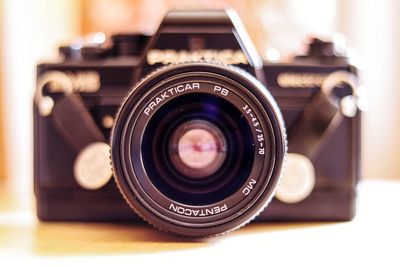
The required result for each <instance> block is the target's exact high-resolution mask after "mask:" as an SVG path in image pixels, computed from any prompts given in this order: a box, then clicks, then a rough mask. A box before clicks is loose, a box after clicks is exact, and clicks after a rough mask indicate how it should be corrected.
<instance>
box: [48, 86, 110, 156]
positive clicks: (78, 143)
mask: <svg viewBox="0 0 400 267" xmlns="http://www.w3.org/2000/svg"><path fill="white" fill-rule="evenodd" d="M51 116H52V120H53V122H54V125H55V127H56V128H57V129H58V131H59V132H60V133H61V134H62V136H63V137H64V138H65V140H67V141H68V143H69V144H70V145H71V146H72V147H73V148H74V149H75V150H76V151H77V152H79V151H81V150H82V149H83V148H84V147H86V146H87V145H89V144H91V143H95V142H105V137H104V135H103V133H102V132H101V131H100V129H99V128H98V126H97V125H96V123H95V121H94V119H93V117H92V115H91V114H90V113H89V110H88V108H87V107H86V105H85V103H84V101H83V99H82V97H81V96H80V95H79V94H78V93H76V92H72V93H68V94H64V96H63V97H62V98H61V99H60V100H58V101H57V102H56V103H55V104H54V108H53V110H52V114H51Z"/></svg>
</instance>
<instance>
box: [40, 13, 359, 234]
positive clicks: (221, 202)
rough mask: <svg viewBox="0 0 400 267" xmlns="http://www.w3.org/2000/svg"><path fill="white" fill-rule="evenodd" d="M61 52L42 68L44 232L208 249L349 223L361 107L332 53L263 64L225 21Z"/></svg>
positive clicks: (330, 47) (347, 70) (218, 18)
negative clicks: (131, 237)
mask: <svg viewBox="0 0 400 267" xmlns="http://www.w3.org/2000/svg"><path fill="white" fill-rule="evenodd" d="M59 51H60V54H61V56H60V60H59V61H57V62H52V63H50V62H46V63H42V64H39V65H38V67H37V88H36V93H35V96H34V110H33V113H34V190H35V196H36V200H37V202H36V203H37V214H38V217H39V219H41V220H43V221H116V222H119V221H131V222H137V223H139V222H141V221H142V219H144V220H145V221H147V222H149V223H150V224H152V225H153V226H155V227H157V228H160V229H163V230H166V231H169V232H172V233H176V234H180V235H186V236H195V237H202V236H213V235H218V234H222V233H225V232H228V231H231V230H234V229H236V228H238V227H240V226H242V225H244V224H246V223H248V222H249V221H251V220H252V219H255V220H256V221H345V220H350V219H352V218H353V216H354V215H355V203H356V187H357V182H358V180H359V177H360V123H361V114H360V113H361V112H360V102H361V101H360V94H359V85H358V78H357V69H356V68H355V67H354V66H353V65H351V64H350V63H349V58H348V57H347V56H346V54H345V50H343V49H342V50H340V49H338V47H337V46H336V44H335V43H334V42H330V41H324V40H320V39H318V38H313V39H311V40H310V43H309V44H308V51H307V53H305V54H304V55H298V56H295V57H293V58H292V59H291V60H289V61H287V62H269V61H267V60H264V59H262V58H261V57H260V55H259V54H258V53H257V50H256V49H255V47H254V46H253V44H252V42H251V40H250V38H249V36H248V35H247V33H246V31H245V29H244V27H243V25H242V24H241V21H240V19H239V17H238V16H237V14H236V13H235V12H233V11H232V10H227V11H226V10H208V11H171V12H169V13H168V14H167V15H166V16H165V18H164V20H163V21H162V23H161V24H160V26H159V28H158V30H157V31H156V33H155V34H154V35H151V36H148V35H143V34H137V33H124V34H116V35H113V36H111V38H110V39H106V40H105V39H104V35H102V34H94V35H93V36H92V37H91V38H89V40H84V41H78V42H75V43H73V44H71V45H67V46H61V47H60V48H59ZM267 206H268V207H267ZM266 207H267V208H266ZM264 208H265V210H264Z"/></svg>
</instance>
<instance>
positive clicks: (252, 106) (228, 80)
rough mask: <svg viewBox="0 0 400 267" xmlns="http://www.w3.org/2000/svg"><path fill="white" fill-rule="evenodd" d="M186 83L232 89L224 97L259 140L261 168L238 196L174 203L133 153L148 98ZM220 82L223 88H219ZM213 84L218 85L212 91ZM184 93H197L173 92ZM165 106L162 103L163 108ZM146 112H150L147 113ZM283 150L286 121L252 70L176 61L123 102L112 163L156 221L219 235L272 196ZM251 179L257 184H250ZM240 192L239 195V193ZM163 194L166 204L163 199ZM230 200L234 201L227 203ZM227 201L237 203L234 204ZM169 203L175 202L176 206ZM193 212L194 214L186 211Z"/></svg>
mask: <svg viewBox="0 0 400 267" xmlns="http://www.w3.org/2000/svg"><path fill="white" fill-rule="evenodd" d="M161 81H162V82H161ZM185 83H186V84H190V83H192V84H193V83H197V84H201V85H202V88H201V89H202V90H203V91H201V90H197V91H196V93H200V92H203V93H206V94H210V95H211V94H214V95H218V94H219V97H222V96H223V95H222V92H221V90H222V89H221V88H223V89H224V90H227V91H225V93H226V92H229V94H230V95H231V96H232V99H230V98H227V96H225V99H227V101H230V102H235V101H236V102H237V103H236V104H237V106H238V107H239V108H241V110H242V112H243V114H244V116H246V120H247V121H248V123H249V125H252V132H253V134H254V135H253V136H254V140H257V141H256V142H255V144H254V146H255V151H256V152H257V155H258V158H257V159H256V161H255V164H254V165H258V167H259V169H258V172H253V173H252V174H251V175H258V177H254V176H253V177H252V176H251V175H250V176H249V179H246V181H245V183H243V186H242V187H241V188H240V190H238V191H237V192H236V193H235V194H236V195H235V194H234V195H232V196H230V197H228V198H227V199H226V200H224V201H222V202H220V203H215V204H214V205H205V206H204V205H203V206H201V207H199V206H191V205H186V204H183V203H179V202H178V203H177V202H174V201H173V199H170V198H165V196H164V195H162V194H158V193H160V192H159V190H157V188H154V187H153V188H151V187H152V183H151V180H150V179H148V178H146V170H143V168H141V166H143V162H142V159H141V158H140V157H138V155H137V153H136V154H135V153H132V149H133V151H136V152H139V151H140V150H139V148H140V146H141V142H142V139H143V136H142V134H143V132H144V131H140V129H143V128H145V126H146V120H145V119H143V121H140V118H141V117H142V118H143V117H146V116H150V115H151V114H150V113H151V112H153V110H149V109H151V106H150V104H149V103H152V100H154V99H156V98H157V97H159V96H161V95H162V94H163V92H165V90H168V89H171V88H174V86H173V85H175V88H176V85H177V84H181V85H182V84H185ZM203 85H204V86H203ZM206 85H208V86H206ZM216 87H218V88H220V89H221V90H220V91H218V90H217V91H216V90H215V88H216ZM210 88H214V89H213V90H210ZM223 92H224V91H223ZM186 94H193V92H190V91H186V92H183V93H181V94H179V95H178V96H175V97H182V96H183V95H186ZM221 95H222V96H221ZM164 96H165V95H164ZM173 98H174V97H173V96H172V95H171V96H169V99H168V101H171V99H173ZM168 101H166V102H168ZM162 105H163V103H161V104H160V107H161V106H162ZM160 107H154V105H153V107H152V108H153V109H154V112H156V111H157V108H160ZM146 111H147V113H149V114H146ZM150 117H151V116H150ZM147 122H148V120H147ZM255 125H257V126H255ZM138 126H139V127H138ZM257 127H258V128H257ZM260 133H261V134H260ZM260 136H261V137H260ZM262 139H264V140H263V141H262V142H259V141H258V140H262ZM268 142H269V143H268ZM267 143H268V144H267ZM260 144H261V146H263V149H264V150H263V151H264V152H263V154H259V152H260V151H262V149H261V147H260ZM135 146H136V148H134V147H135ZM284 153H285V138H284V128H283V123H282V120H281V118H280V115H279V110H278V109H277V107H276V104H274V102H273V99H272V98H271V96H270V95H269V94H268V93H267V92H266V90H265V88H264V87H263V86H262V85H261V84H260V83H259V82H258V81H256V80H255V79H254V78H251V77H250V78H249V77H248V75H243V74H242V73H238V72H237V71H235V70H232V69H230V68H227V67H225V66H220V65H216V64H211V63H190V64H189V63H187V64H180V65H175V66H171V67H168V68H166V69H164V70H161V71H158V72H156V73H155V74H153V75H152V76H150V77H148V78H146V80H145V81H144V82H142V83H141V84H139V85H138V86H137V87H136V89H135V90H133V92H132V93H131V95H130V96H129V97H128V98H127V100H126V101H125V102H124V104H123V106H122V107H121V110H120V112H119V115H118V117H117V121H116V124H115V128H114V130H113V136H112V162H113V166H114V170H115V175H116V179H117V183H118V185H119V187H120V189H121V191H122V193H123V195H124V196H125V198H126V199H127V201H128V203H129V204H130V205H131V206H133V208H134V209H135V210H136V211H137V212H138V213H139V214H140V215H141V216H142V217H144V219H146V220H148V221H150V222H151V223H152V224H155V225H156V226H158V227H161V228H164V229H166V230H169V231H172V232H176V233H181V234H186V235H212V234H217V233H221V232H224V231H227V230H230V229H232V228H236V227H238V226H239V225H241V224H243V223H244V222H246V221H248V220H249V219H251V218H252V217H253V216H254V215H255V214H256V213H258V212H259V211H260V210H261V209H262V207H263V206H264V205H265V204H266V203H267V201H268V200H269V199H270V198H271V196H272V193H273V191H274V189H275V186H276V184H277V181H278V179H279V176H280V172H281V168H282V161H283V157H284ZM139 154H140V153H139ZM139 156H140V155H139ZM135 164H136V166H134V165H135ZM140 169H142V170H140ZM255 173H257V174H255ZM250 177H251V178H250ZM251 179H253V181H256V183H254V182H253V183H252V182H251V181H252V180H251ZM146 186H147V188H146ZM149 188H150V189H152V190H150V189H149ZM245 193H247V194H245ZM157 194H158V195H157ZM156 195H157V196H156ZM239 195H241V197H238V196H239ZM162 199H163V200H164V202H165V203H162V201H161V200H162ZM229 199H230V200H232V202H229V201H228V200H229ZM154 200H156V201H154ZM224 203H225V204H224ZM228 203H236V204H235V205H232V206H231V204H228ZM171 204H174V205H173V206H172V209H171ZM196 211H197V213H198V214H199V213H204V212H208V213H209V214H208V216H193V213H195V212H196ZM189 213H191V214H190V215H188V214H189Z"/></svg>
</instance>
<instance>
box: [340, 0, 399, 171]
mask: <svg viewBox="0 0 400 267" xmlns="http://www.w3.org/2000/svg"><path fill="white" fill-rule="evenodd" d="M338 5H339V9H338V10H339V11H338V16H339V17H340V18H341V20H339V21H338V22H339V24H338V30H339V31H341V32H343V33H344V34H345V36H346V37H347V39H348V41H349V42H350V43H351V44H352V45H353V46H354V48H355V49H356V50H357V51H358V53H359V54H360V58H362V67H363V69H362V71H361V75H362V81H363V83H364V85H365V87H366V89H367V92H368V97H369V104H370V106H369V109H368V111H367V112H366V113H365V114H364V120H363V123H364V124H363V168H364V173H365V175H366V176H369V177H390V178H395V177H396V178H399V177H400V161H399V155H400V138H399V137H400V50H399V49H400V1H397V0H382V1H374V0H352V1H348V0H339V2H338Z"/></svg>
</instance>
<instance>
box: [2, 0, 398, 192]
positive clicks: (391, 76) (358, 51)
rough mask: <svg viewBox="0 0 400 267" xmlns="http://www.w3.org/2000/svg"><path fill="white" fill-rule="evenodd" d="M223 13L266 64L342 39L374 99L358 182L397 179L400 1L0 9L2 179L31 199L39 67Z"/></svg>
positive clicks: (58, 4)
mask: <svg viewBox="0 0 400 267" xmlns="http://www.w3.org/2000/svg"><path fill="white" fill-rule="evenodd" d="M224 7H233V8H235V9H236V10H237V12H238V13H239V16H240V17H241V18H242V19H243V21H244V24H245V26H246V28H247V30H248V31H249V33H250V36H251V37H252V39H253V41H254V42H255V44H256V46H257V48H258V50H259V52H260V53H261V54H262V55H263V56H265V55H266V54H268V51H271V50H270V49H271V48H276V49H277V50H278V51H279V52H280V54H281V55H282V56H283V57H285V56H288V55H291V54H296V53H300V52H301V51H302V49H303V44H304V42H305V41H306V40H307V38H308V37H309V36H310V35H315V34H318V35H320V36H323V37H330V36H334V35H335V33H340V34H342V35H343V36H344V37H345V39H346V40H347V44H348V46H349V47H350V48H351V53H352V55H353V56H354V58H355V59H357V63H358V64H360V65H359V66H360V67H361V78H362V83H363V85H364V86H365V87H366V88H367V93H368V97H369V100H370V105H369V109H368V112H366V113H365V114H364V117H363V120H364V121H363V140H362V143H363V148H362V149H363V176H364V177H366V178H369V177H374V178H394V179H396V178H400V162H398V155H399V154H398V151H399V150H400V140H399V138H398V137H399V136H400V105H398V104H397V101H398V100H400V92H399V91H400V90H399V89H400V88H399V84H400V60H399V59H400V52H399V49H398V48H399V47H400V28H399V27H398V26H399V25H400V1H397V0H381V1H373V0H324V1H320V0H251V1H242V0H226V1H216V0H202V1H200V0H188V1H184V0H152V1H149V0H86V1H85V0H31V1H23V0H0V103H1V105H0V118H1V121H0V133H1V135H0V164H1V166H0V179H7V180H8V181H10V180H13V181H18V183H17V184H26V185H27V186H16V187H15V188H16V190H26V192H27V193H28V195H29V196H30V195H31V191H32V187H31V186H29V185H30V184H31V183H32V180H33V178H32V161H33V159H32V150H33V137H32V97H33V94H34V90H35V75H36V73H35V72H36V71H35V67H36V65H37V63H38V62H40V61H44V60H49V59H51V58H53V59H54V58H55V57H56V56H57V46H58V45H60V44H63V43H64V44H65V43H68V42H71V41H72V40H74V38H76V36H80V35H85V34H87V33H90V32H94V31H96V32H97V31H102V32H105V33H107V34H110V33H114V32H124V31H129V32H132V31H141V32H146V33H152V32H154V31H155V30H156V28H157V26H158V24H159V23H160V21H161V19H162V17H163V16H164V14H165V13H166V12H167V11H168V10H169V9H210V8H224ZM335 36H337V35H335Z"/></svg>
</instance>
